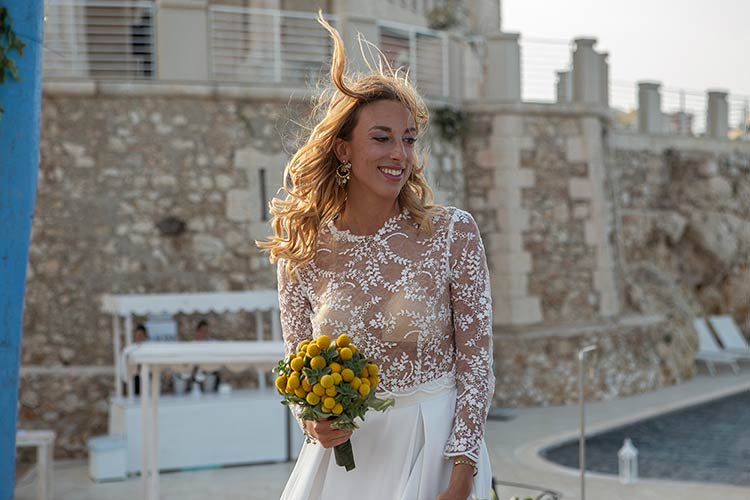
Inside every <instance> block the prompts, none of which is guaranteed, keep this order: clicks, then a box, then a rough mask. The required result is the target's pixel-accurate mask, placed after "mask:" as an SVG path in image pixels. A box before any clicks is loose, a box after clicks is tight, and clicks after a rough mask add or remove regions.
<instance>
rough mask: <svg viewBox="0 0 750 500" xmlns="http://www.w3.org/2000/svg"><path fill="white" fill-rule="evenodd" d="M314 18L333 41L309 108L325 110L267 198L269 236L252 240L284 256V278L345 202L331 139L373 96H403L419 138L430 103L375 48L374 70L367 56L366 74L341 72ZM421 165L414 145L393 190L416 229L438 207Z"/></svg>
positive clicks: (347, 131)
mask: <svg viewBox="0 0 750 500" xmlns="http://www.w3.org/2000/svg"><path fill="white" fill-rule="evenodd" d="M318 22H320V24H321V25H323V27H324V28H325V29H326V30H327V31H328V33H329V34H330V35H331V38H332V40H333V60H332V63H331V72H330V77H331V82H332V85H330V86H329V88H328V89H327V90H326V91H324V92H323V93H322V94H321V95H320V97H319V98H318V100H317V103H316V106H315V109H314V111H313V114H314V116H315V115H321V114H322V115H323V118H322V119H321V120H320V121H319V122H318V123H317V125H315V126H314V127H313V128H312V131H311V132H310V135H309V137H308V138H307V141H306V143H305V144H304V145H303V146H302V147H301V148H299V150H298V151H297V152H296V153H295V154H294V156H293V157H292V159H291V160H290V161H289V163H288V164H287V166H286V169H285V170H284V181H283V185H282V190H283V191H285V192H286V197H285V198H284V199H280V198H274V199H273V200H272V201H271V203H270V212H271V214H272V215H273V220H272V221H271V226H272V228H273V233H274V234H273V235H272V236H270V237H269V239H268V240H267V241H260V242H256V244H257V245H258V246H259V247H261V248H263V249H264V250H266V251H268V252H269V254H270V260H271V262H272V263H273V262H276V261H277V260H278V259H284V260H285V269H284V271H285V272H286V274H287V276H289V277H293V276H294V274H295V273H296V271H297V269H299V268H300V267H301V266H303V265H304V264H306V263H307V262H309V261H311V260H312V259H313V258H314V257H315V254H316V252H317V241H318V233H319V231H320V228H321V227H322V225H323V224H326V223H328V222H329V221H331V220H333V219H335V218H336V217H337V216H338V215H339V214H340V213H341V212H342V211H343V209H344V206H345V205H346V199H347V192H346V189H345V188H343V187H341V186H339V185H338V184H337V182H336V168H337V166H338V163H339V162H338V159H337V158H336V155H335V154H334V152H333V146H334V142H335V140H336V138H342V139H344V140H350V139H351V136H352V131H353V129H354V127H355V126H356V125H357V119H358V117H359V113H360V110H361V109H362V108H363V107H364V106H366V105H367V104H370V103H372V102H376V101H382V100H391V101H398V102H401V103H403V104H404V106H405V107H406V108H407V109H408V110H409V111H410V112H411V113H412V116H413V118H414V122H415V124H416V128H417V136H418V137H419V136H421V135H423V134H424V131H425V129H426V127H427V124H428V121H429V113H428V110H427V107H426V106H425V104H424V102H423V101H422V98H421V97H420V96H419V94H418V93H417V91H416V89H415V88H414V86H413V85H412V84H411V82H410V81H409V78H408V74H407V73H406V72H405V71H403V70H402V69H401V68H397V69H396V70H394V69H393V68H392V67H391V66H390V64H389V63H388V61H387V60H386V59H385V57H384V56H383V54H382V53H381V52H380V51H379V50H377V48H375V51H376V52H377V56H378V65H377V69H373V68H372V65H371V64H370V63H369V62H368V66H370V73H369V74H367V75H365V76H362V77H359V78H356V77H350V76H349V75H347V71H346V70H347V62H346V57H345V54H344V42H343V41H342V39H341V36H340V35H339V33H338V31H336V29H334V28H333V27H332V26H331V25H330V24H328V23H327V22H326V21H325V20H324V19H323V16H322V15H321V14H319V15H318ZM365 45H367V47H368V48H369V49H372V48H373V46H372V45H371V44H368V43H367V42H365V41H363V40H362V39H361V38H360V48H361V49H362V53H363V56H364V55H365V54H364V52H365V51H364V47H365ZM370 53H372V50H370ZM365 59H366V60H367V57H365ZM417 144H419V142H417ZM425 164H426V158H425V154H424V152H423V151H418V152H417V157H416V164H415V165H414V166H413V168H412V172H411V175H410V176H409V178H408V179H407V181H406V184H405V185H404V187H403V189H402V190H401V192H400V194H399V196H398V202H399V205H400V208H401V209H402V210H403V209H407V210H408V211H409V214H410V215H411V217H412V218H414V220H415V222H416V223H417V225H418V226H419V228H420V231H427V232H430V231H431V230H432V225H431V218H432V216H433V214H434V213H435V211H436V210H438V207H436V206H434V205H432V203H433V200H434V197H433V193H432V190H431V189H430V187H429V185H428V184H427V180H426V178H425V175H424V167H425Z"/></svg>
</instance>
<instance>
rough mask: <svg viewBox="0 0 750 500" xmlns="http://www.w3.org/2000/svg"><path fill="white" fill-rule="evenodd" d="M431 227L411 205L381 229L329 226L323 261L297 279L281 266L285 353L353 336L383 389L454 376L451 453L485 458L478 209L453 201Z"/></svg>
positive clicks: (488, 369)
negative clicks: (420, 224)
mask: <svg viewBox="0 0 750 500" xmlns="http://www.w3.org/2000/svg"><path fill="white" fill-rule="evenodd" d="M433 223H434V226H433V228H434V229H433V232H432V233H430V234H425V233H424V232H421V233H420V232H418V229H417V227H416V225H415V223H414V221H413V219H412V218H411V217H410V216H409V213H408V212H407V211H406V210H404V211H403V212H402V213H400V214H398V215H396V216H394V217H392V218H391V219H389V220H388V221H386V223H385V224H384V225H383V227H382V228H381V229H380V230H379V231H378V232H377V233H375V234H373V235H366V236H359V235H354V234H352V233H350V232H349V231H345V230H340V229H337V228H336V227H335V225H334V224H333V223H329V224H327V225H325V226H324V227H322V228H321V230H320V232H319V236H318V251H317V254H316V257H315V258H314V259H313V260H312V261H311V262H309V263H308V264H306V265H305V266H303V267H302V268H301V269H300V270H299V271H298V273H297V276H296V279H288V278H287V277H286V274H285V273H284V272H283V267H284V262H283V261H280V262H279V265H278V270H279V276H278V278H279V305H280V309H281V326H282V331H283V334H284V341H285V346H286V350H287V353H288V352H291V351H292V350H293V349H294V348H295V346H297V345H298V344H299V342H301V341H302V340H304V339H310V338H316V337H318V336H320V335H324V334H325V335H328V336H330V337H331V338H335V337H337V336H339V335H341V334H343V333H346V334H347V335H349V336H350V337H351V339H352V341H353V342H354V344H355V345H356V346H357V347H358V348H359V349H360V351H361V352H362V353H363V355H365V356H366V357H367V358H369V359H371V360H372V361H373V362H375V363H377V364H378V365H379V366H380V370H381V374H380V383H379V385H378V389H379V390H380V391H385V392H389V393H393V394H405V393H406V394H409V393H413V392H415V391H417V390H419V386H420V385H422V384H425V383H428V382H435V381H438V380H440V379H441V378H442V379H445V377H444V376H445V375H446V374H449V375H451V374H452V375H454V377H455V384H456V391H457V398H456V410H455V417H454V422H453V429H452V432H451V435H450V438H449V440H448V442H447V443H446V445H445V450H444V454H445V455H446V456H457V455H466V456H468V457H470V458H472V459H474V460H477V459H478V458H479V455H478V454H479V446H480V443H481V439H482V437H483V435H484V425H485V422H486V418H487V411H488V408H489V404H490V400H491V397H492V394H493V391H494V388H495V377H494V373H493V367H492V303H491V297H490V285H489V274H488V270H487V263H486V259H485V253H484V247H483V245H482V241H481V238H480V235H479V230H478V229H477V225H476V223H475V222H474V219H473V218H472V217H471V215H470V214H468V213H467V212H464V211H462V210H459V209H457V208H453V207H448V208H446V209H445V210H442V211H441V212H440V213H439V214H438V215H436V216H435V217H434V218H433Z"/></svg>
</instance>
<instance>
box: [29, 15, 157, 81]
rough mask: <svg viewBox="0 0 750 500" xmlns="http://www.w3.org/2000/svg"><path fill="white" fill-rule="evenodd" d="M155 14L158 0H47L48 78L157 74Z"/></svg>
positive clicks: (45, 70) (44, 52)
mask: <svg viewBox="0 0 750 500" xmlns="http://www.w3.org/2000/svg"><path fill="white" fill-rule="evenodd" d="M154 17H155V16H154V1H153V0H46V2H45V24H44V45H43V46H44V51H43V57H44V61H43V68H44V76H45V78H50V77H51V78H86V79H107V78H118V79H148V78H152V77H153V76H154V73H155V69H156V51H155V50H154V47H155V40H156V39H155V36H156V33H155V31H154Z"/></svg>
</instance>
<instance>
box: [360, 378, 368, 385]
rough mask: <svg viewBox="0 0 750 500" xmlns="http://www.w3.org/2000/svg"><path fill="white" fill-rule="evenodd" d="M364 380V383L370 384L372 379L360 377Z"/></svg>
mask: <svg viewBox="0 0 750 500" xmlns="http://www.w3.org/2000/svg"><path fill="white" fill-rule="evenodd" d="M360 380H361V381H362V385H370V379H369V378H367V377H365V378H361V379H360Z"/></svg>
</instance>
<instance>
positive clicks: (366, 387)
mask: <svg viewBox="0 0 750 500" xmlns="http://www.w3.org/2000/svg"><path fill="white" fill-rule="evenodd" d="M359 393H360V394H361V395H363V396H367V395H368V394H370V385H369V384H362V385H360V386H359Z"/></svg>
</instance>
